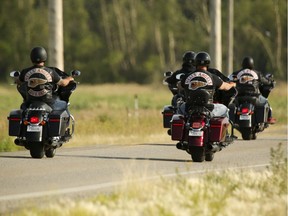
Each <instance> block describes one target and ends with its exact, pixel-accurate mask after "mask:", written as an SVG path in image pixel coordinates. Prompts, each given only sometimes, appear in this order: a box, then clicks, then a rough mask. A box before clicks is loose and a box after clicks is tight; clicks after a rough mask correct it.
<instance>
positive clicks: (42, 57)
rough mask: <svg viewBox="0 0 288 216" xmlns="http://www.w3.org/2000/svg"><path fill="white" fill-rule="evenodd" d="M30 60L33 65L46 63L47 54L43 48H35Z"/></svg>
mask: <svg viewBox="0 0 288 216" xmlns="http://www.w3.org/2000/svg"><path fill="white" fill-rule="evenodd" d="M30 59H31V61H32V62H33V63H39V62H45V61H46V60H47V52H46V50H45V49H44V48H43V47H34V48H33V49H32V50H31V53H30Z"/></svg>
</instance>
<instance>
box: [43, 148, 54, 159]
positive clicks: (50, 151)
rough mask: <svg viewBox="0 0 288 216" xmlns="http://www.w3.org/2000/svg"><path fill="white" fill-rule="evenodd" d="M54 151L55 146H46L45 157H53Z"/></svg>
mask: <svg viewBox="0 0 288 216" xmlns="http://www.w3.org/2000/svg"><path fill="white" fill-rule="evenodd" d="M55 153H56V148H48V149H46V150H45V155H46V157H47V158H53V157H54V156H55Z"/></svg>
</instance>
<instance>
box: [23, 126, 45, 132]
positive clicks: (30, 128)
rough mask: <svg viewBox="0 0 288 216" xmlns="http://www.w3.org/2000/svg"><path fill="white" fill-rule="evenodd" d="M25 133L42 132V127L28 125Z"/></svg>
mask: <svg viewBox="0 0 288 216" xmlns="http://www.w3.org/2000/svg"><path fill="white" fill-rule="evenodd" d="M27 131H28V132H41V131H42V126H39V125H28V126H27Z"/></svg>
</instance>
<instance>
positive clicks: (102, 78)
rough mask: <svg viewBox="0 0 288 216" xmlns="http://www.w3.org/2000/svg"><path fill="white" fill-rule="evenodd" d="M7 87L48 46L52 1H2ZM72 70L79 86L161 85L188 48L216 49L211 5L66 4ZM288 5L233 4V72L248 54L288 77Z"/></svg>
mask: <svg viewBox="0 0 288 216" xmlns="http://www.w3.org/2000/svg"><path fill="white" fill-rule="evenodd" d="M0 10H1V13H0V28H1V37H0V50H1V52H0V81H7V77H8V74H9V71H11V70H15V69H16V70H20V69H21V68H23V67H27V66H29V65H30V64H31V63H30V59H29V53H30V50H31V48H32V47H33V46H36V45H42V46H44V47H46V48H48V36H49V25H48V0H46V1H43V0H22V1H19V0H10V1H0ZM227 17H228V0H223V1H222V43H223V44H222V51H223V56H222V57H223V60H222V63H223V66H222V70H223V72H224V73H226V74H229V73H231V72H232V71H226V70H227V67H226V65H227V53H228V50H227V49H228V48H227V43H226V41H227V38H228V30H227V28H228V20H227V19H228V18H227ZM63 18H64V60H65V70H66V71H69V70H72V69H78V70H80V71H82V76H81V77H80V78H79V79H81V80H80V81H82V82H86V83H103V82H138V83H151V82H159V80H161V79H162V74H163V72H164V71H166V70H175V69H177V68H178V67H180V65H181V61H182V54H183V53H184V52H185V51H186V50H193V51H196V52H197V51H201V50H206V51H209V44H210V38H209V35H210V29H211V25H210V17H209V0H191V1H186V0H69V1H63ZM286 21H287V4H286V1H285V0H265V1H263V0H251V1H247V0H237V1H235V2H234V47H233V51H234V60H233V61H234V69H235V70H236V69H238V68H239V67H240V63H241V60H242V58H243V57H244V56H246V55H251V56H253V57H254V60H255V63H256V66H257V68H258V69H259V70H261V71H263V72H266V73H268V72H269V73H271V72H272V73H273V74H274V75H275V77H276V78H278V79H286V78H287V73H286V68H287V61H286V60H287V22H286ZM48 63H49V61H48Z"/></svg>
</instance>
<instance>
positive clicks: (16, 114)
mask: <svg viewBox="0 0 288 216" xmlns="http://www.w3.org/2000/svg"><path fill="white" fill-rule="evenodd" d="M8 120H9V136H19V135H20V129H21V121H22V110H12V111H11V112H10V114H9V116H8Z"/></svg>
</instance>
